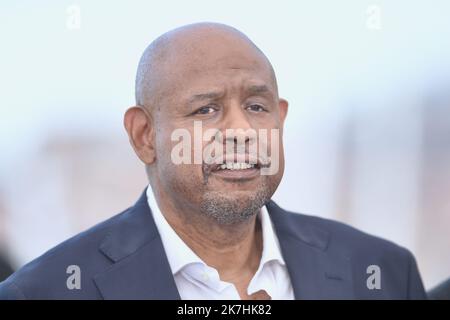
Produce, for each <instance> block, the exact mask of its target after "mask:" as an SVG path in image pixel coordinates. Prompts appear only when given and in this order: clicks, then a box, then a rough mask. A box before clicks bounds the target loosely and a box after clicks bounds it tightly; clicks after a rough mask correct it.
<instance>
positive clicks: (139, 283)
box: [94, 191, 180, 300]
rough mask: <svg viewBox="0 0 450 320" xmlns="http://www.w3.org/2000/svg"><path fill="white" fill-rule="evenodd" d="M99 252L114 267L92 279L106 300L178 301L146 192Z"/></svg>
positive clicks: (121, 218) (104, 241)
mask: <svg viewBox="0 0 450 320" xmlns="http://www.w3.org/2000/svg"><path fill="white" fill-rule="evenodd" d="M100 251H101V252H102V253H103V254H104V255H105V256H107V257H108V258H109V259H111V260H112V261H113V262H114V264H113V265H112V266H111V267H110V268H109V269H108V270H107V271H105V272H103V273H100V274H98V275H96V276H95V277H94V281H95V283H96V285H97V287H98V289H99V290H100V292H101V294H102V296H103V298H105V299H173V300H175V299H177V300H178V299H180V295H179V293H178V290H177V288H176V285H175V281H174V278H173V275H172V271H171V269H170V265H169V262H168V260H167V256H166V254H165V252H164V247H163V244H162V242H161V238H160V237H159V234H158V232H157V229H156V226H155V222H154V220H153V217H152V214H151V212H150V209H149V207H148V204H147V197H146V195H145V191H144V193H143V194H142V196H141V197H140V199H139V200H138V201H137V202H136V204H135V205H134V206H133V207H132V208H130V209H129V210H128V211H126V212H125V213H123V214H122V216H120V217H119V219H118V221H117V222H116V224H115V225H114V226H113V227H112V228H111V230H110V232H109V234H108V236H107V237H106V238H105V239H104V240H103V242H102V244H101V246H100Z"/></svg>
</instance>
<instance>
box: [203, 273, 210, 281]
mask: <svg viewBox="0 0 450 320" xmlns="http://www.w3.org/2000/svg"><path fill="white" fill-rule="evenodd" d="M202 279H203V281H209V276H208V274H207V273H206V272H204V273H203V274H202Z"/></svg>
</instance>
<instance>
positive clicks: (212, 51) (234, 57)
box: [165, 44, 276, 99]
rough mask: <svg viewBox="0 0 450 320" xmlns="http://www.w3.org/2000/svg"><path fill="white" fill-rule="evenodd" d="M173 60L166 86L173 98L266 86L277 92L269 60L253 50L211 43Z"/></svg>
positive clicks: (169, 64)
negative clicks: (205, 92) (207, 91)
mask: <svg viewBox="0 0 450 320" xmlns="http://www.w3.org/2000/svg"><path fill="white" fill-rule="evenodd" d="M170 60H171V61H170V63H168V64H166V68H167V73H166V77H165V81H166V85H165V87H166V88H167V90H168V93H170V95H171V96H172V97H173V98H178V99H183V98H184V97H186V96H187V95H189V94H191V93H193V92H197V91H202V90H206V89H216V90H227V91H228V90H244V89H246V88H248V87H251V86H262V85H265V86H267V87H268V88H269V89H270V90H271V91H273V92H275V90H276V89H275V79H274V77H273V74H272V71H271V67H270V65H269V63H268V61H267V60H266V59H265V57H264V56H262V54H260V53H259V52H258V51H256V49H253V48H248V47H237V48H230V47H229V46H224V45H223V44H219V45H217V46H215V45H212V44H211V45H210V46H208V47H202V48H196V49H195V50H189V51H188V52H186V54H176V55H174V56H173V57H171V59H170Z"/></svg>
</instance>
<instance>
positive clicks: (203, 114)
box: [149, 39, 287, 224]
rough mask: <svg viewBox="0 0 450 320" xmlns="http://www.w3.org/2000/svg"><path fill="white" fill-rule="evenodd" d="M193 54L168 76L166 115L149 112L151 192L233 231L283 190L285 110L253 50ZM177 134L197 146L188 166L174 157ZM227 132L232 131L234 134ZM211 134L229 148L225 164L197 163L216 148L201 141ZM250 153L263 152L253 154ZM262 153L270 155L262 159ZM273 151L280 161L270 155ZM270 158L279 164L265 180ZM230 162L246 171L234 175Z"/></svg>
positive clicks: (205, 49)
mask: <svg viewBox="0 0 450 320" xmlns="http://www.w3.org/2000/svg"><path fill="white" fill-rule="evenodd" d="M193 50H195V52H189V51H188V52H186V53H185V54H180V55H177V56H176V57H172V58H171V61H170V65H171V66H172V67H170V68H169V69H166V72H167V73H166V76H165V77H164V80H163V83H162V86H163V87H164V88H165V91H164V94H163V97H162V99H161V107H160V108H158V109H157V110H154V111H153V112H152V118H153V125H154V135H153V137H154V138H153V139H154V141H153V143H154V149H155V159H154V161H153V163H151V164H150V165H149V168H150V172H151V179H152V180H153V182H152V185H153V188H155V187H156V188H158V189H159V190H161V191H162V194H164V195H165V196H166V197H168V198H169V199H170V201H171V202H172V203H173V204H175V206H177V207H179V208H180V209H181V208H191V209H192V211H194V212H199V213H201V214H203V215H207V216H210V217H211V218H213V219H215V220H216V221H217V222H219V223H221V224H233V223H237V222H240V221H244V220H246V219H248V218H249V217H251V216H253V215H254V214H255V213H257V212H258V211H259V209H260V208H261V207H262V206H263V205H264V204H265V203H266V202H267V201H268V200H269V199H270V198H271V196H272V194H273V193H274V192H275V190H276V188H277V187H278V185H279V183H280V180H281V178H282V175H283V171H284V155H283V145H282V129H283V122H284V118H285V116H286V112H287V102H286V101H284V100H280V99H279V98H278V93H277V88H276V83H275V79H274V76H273V74H272V72H271V68H270V66H269V64H268V62H267V61H266V60H265V59H264V57H263V56H262V55H261V54H260V53H259V52H258V51H257V50H255V49H254V48H253V47H251V46H249V45H248V44H246V43H240V42H239V41H238V42H237V43H232V44H230V43H229V42H227V41H217V40H212V39H211V41H208V42H207V45H205V46H201V45H199V46H197V47H196V48H195V49H193ZM173 66H176V69H173ZM199 124H200V125H201V132H200V131H199V130H198V129H199ZM177 129H184V130H185V132H188V133H189V136H190V138H191V139H192V140H191V143H190V148H189V152H190V156H189V159H190V161H189V162H190V163H182V164H175V163H174V162H173V158H172V156H173V150H174V148H175V147H176V145H177V144H178V145H179V143H180V141H179V140H177V141H172V139H171V137H172V133H173V132H174V131H175V130H177ZM209 129H211V130H209ZM230 129H232V130H235V131H233V134H230ZM237 129H243V130H248V129H250V130H252V132H254V133H256V136H255V135H246V134H242V132H241V133H240V135H239V134H237V135H236V133H237V131H236V130H237ZM273 129H275V130H278V133H279V134H278V137H276V136H275V138H272V136H271V132H273ZM208 130H209V131H210V132H213V131H214V130H217V131H219V132H220V133H221V134H222V138H223V139H222V141H217V140H216V143H219V144H217V145H221V146H222V145H223V146H224V148H223V149H221V150H223V151H224V157H223V159H222V160H218V161H216V162H215V163H213V164H211V163H207V161H205V159H204V158H202V159H201V161H200V162H198V161H197V163H195V162H196V161H195V159H194V157H195V156H194V154H195V152H198V151H199V149H201V155H203V152H204V151H205V148H207V147H208V146H211V142H212V140H211V139H210V138H207V139H203V138H204V136H202V134H204V133H205V132H208ZM227 130H228V131H227ZM261 130H262V131H265V132H266V133H267V135H266V136H265V137H267V140H266V143H264V144H261V143H262V140H261V136H259V135H258V133H259V132H261ZM199 132H200V134H199ZM248 132H249V131H247V133H248ZM240 138H242V139H241V140H239V139H240ZM238 140H239V141H240V142H239V143H240V145H239V147H238V146H237V143H238ZM252 145H253V147H255V146H258V147H256V149H255V148H253V149H252ZM225 146H227V147H228V148H229V149H228V151H226V150H227V149H226V148H225ZM263 146H264V147H265V148H266V152H262V147H263ZM275 146H276V147H278V148H274V147H275ZM239 148H241V149H239ZM238 149H239V150H238ZM251 150H256V151H257V152H256V158H259V160H258V161H256V160H255V159H253V158H252V157H251V154H249V153H250V151H251ZM273 150H276V152H277V154H271V153H272V152H273ZM184 152H186V149H184V150H183V153H184ZM264 153H267V157H266V158H264V157H263V154H264ZM269 158H271V159H272V161H274V159H276V160H277V162H278V163H277V170H275V171H274V172H273V174H269V175H267V174H261V170H262V169H263V166H268V165H269V164H268V162H267V161H266V160H267V159H269ZM231 162H235V163H247V165H239V169H237V166H236V165H234V167H233V168H231V166H230V163H231ZM255 162H256V163H255ZM227 163H228V166H227ZM250 163H251V164H252V165H253V166H252V167H250V165H249V164H250ZM155 184H157V185H156V186H155Z"/></svg>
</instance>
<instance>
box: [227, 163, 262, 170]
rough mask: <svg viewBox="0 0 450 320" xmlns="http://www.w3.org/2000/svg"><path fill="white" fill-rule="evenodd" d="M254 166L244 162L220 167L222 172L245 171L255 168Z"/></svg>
mask: <svg viewBox="0 0 450 320" xmlns="http://www.w3.org/2000/svg"><path fill="white" fill-rule="evenodd" d="M254 166H255V165H254V164H249V163H244V162H227V163H224V164H222V165H220V169H221V170H225V169H227V170H244V169H250V168H253V167H254Z"/></svg>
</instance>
